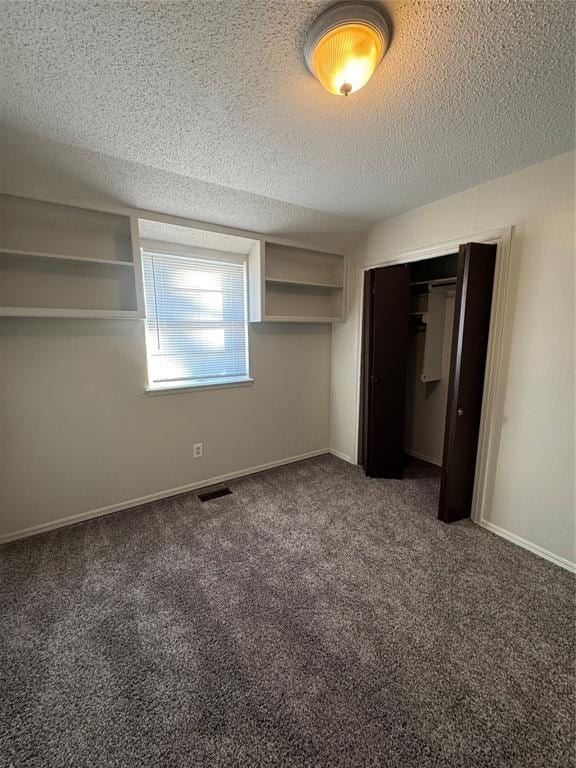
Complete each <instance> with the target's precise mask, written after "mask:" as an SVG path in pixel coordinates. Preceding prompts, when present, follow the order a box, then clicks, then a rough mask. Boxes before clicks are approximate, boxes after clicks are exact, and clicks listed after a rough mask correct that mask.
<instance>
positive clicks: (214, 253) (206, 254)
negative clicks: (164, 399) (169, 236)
mask: <svg viewBox="0 0 576 768" xmlns="http://www.w3.org/2000/svg"><path fill="white" fill-rule="evenodd" d="M145 253H158V254H165V255H167V256H176V257H182V258H189V259H196V260H199V259H200V260H203V261H207V262H210V261H212V262H224V263H228V264H235V265H238V264H242V266H243V268H244V269H243V272H244V280H243V286H244V327H245V330H246V332H245V355H246V375H245V376H230V377H227V378H225V379H222V380H219V381H218V380H216V381H213V382H211V381H209V380H207V379H204V380H200V379H198V380H197V382H194V380H192V379H188V380H186V381H184V382H182V383H177V382H175V383H172V384H170V383H166V382H162V383H160V384H154V383H153V382H151V381H150V362H149V361H150V355H149V350H148V328H147V325H146V323H147V313H146V314H145V315H144V334H145V344H146V386H145V392H146V394H147V395H170V394H177V393H180V392H198V391H202V390H214V389H229V388H231V387H246V386H250V385H251V384H253V383H254V378H253V377H252V375H251V368H250V339H249V336H250V322H249V316H250V314H249V305H248V302H249V294H248V255H245V254H241V253H232V252H228V251H218V250H215V249H212V248H202V247H196V246H192V245H182V244H180V243H166V242H162V241H160V240H150V239H141V240H140V262H141V270H142V283H143V286H144V285H145V280H144V254H145ZM144 293H145V291H144ZM144 308H145V310H146V302H144Z"/></svg>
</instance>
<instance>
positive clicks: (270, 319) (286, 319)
mask: <svg viewBox="0 0 576 768" xmlns="http://www.w3.org/2000/svg"><path fill="white" fill-rule="evenodd" d="M343 320H344V318H343V317H294V316H292V315H291V316H287V315H264V316H263V317H262V320H260V321H259V322H262V323H341V322H343Z"/></svg>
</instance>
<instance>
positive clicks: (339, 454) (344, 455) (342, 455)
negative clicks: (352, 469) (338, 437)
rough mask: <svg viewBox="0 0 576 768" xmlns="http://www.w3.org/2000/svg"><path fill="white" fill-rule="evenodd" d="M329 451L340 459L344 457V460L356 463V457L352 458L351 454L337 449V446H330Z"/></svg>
mask: <svg viewBox="0 0 576 768" xmlns="http://www.w3.org/2000/svg"><path fill="white" fill-rule="evenodd" d="M328 453H331V454H332V456H336V458H338V459H342V460H343V461H347V462H348V464H356V462H355V461H354V459H352V458H351V457H350V456H348V454H347V453H342V451H337V450H336V449H335V448H330V450H329V451H328Z"/></svg>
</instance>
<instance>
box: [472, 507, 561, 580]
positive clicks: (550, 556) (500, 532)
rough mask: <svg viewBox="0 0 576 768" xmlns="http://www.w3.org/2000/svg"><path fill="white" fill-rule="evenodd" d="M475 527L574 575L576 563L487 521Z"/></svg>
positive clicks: (479, 522) (480, 522) (479, 521)
mask: <svg viewBox="0 0 576 768" xmlns="http://www.w3.org/2000/svg"><path fill="white" fill-rule="evenodd" d="M476 525H479V526H480V527H481V528H486V530H487V531H490V532H491V533H495V534H496V536H501V537H502V538H503V539H508V541H511V542H512V543H513V544H517V545H518V546H519V547H523V548H524V549H527V550H529V551H530V552H533V553H534V554H535V555H538V556H539V557H543V558H544V560H550V562H551V563H555V564H556V565H559V566H560V568H565V569H566V570H567V571H570V572H571V573H576V563H571V562H570V560H566V559H565V558H563V557H560V556H559V555H555V554H554V553H553V552H548V550H547V549H544V548H543V547H539V546H538V544H533V543H532V542H531V541H528V540H527V539H523V538H522V537H521V536H517V535H516V534H515V533H510V531H507V530H506V529H505V528H500V526H499V525H494V523H489V522H488V521H487V520H478V521H477V523H476Z"/></svg>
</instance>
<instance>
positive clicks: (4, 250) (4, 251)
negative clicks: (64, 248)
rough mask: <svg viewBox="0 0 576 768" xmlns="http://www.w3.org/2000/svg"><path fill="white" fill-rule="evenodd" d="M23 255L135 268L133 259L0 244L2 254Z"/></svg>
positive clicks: (0, 253)
mask: <svg viewBox="0 0 576 768" xmlns="http://www.w3.org/2000/svg"><path fill="white" fill-rule="evenodd" d="M2 255H4V256H22V257H28V258H31V259H57V260H58V261H77V262H78V263H82V262H84V263H85V264H106V265H107V266H109V267H130V268H131V269H133V268H134V262H132V261H119V260H118V259H86V258H84V256H68V255H65V254H63V253H46V252H43V251H22V250H18V249H16V248H2V247H1V246H0V256H2Z"/></svg>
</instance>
